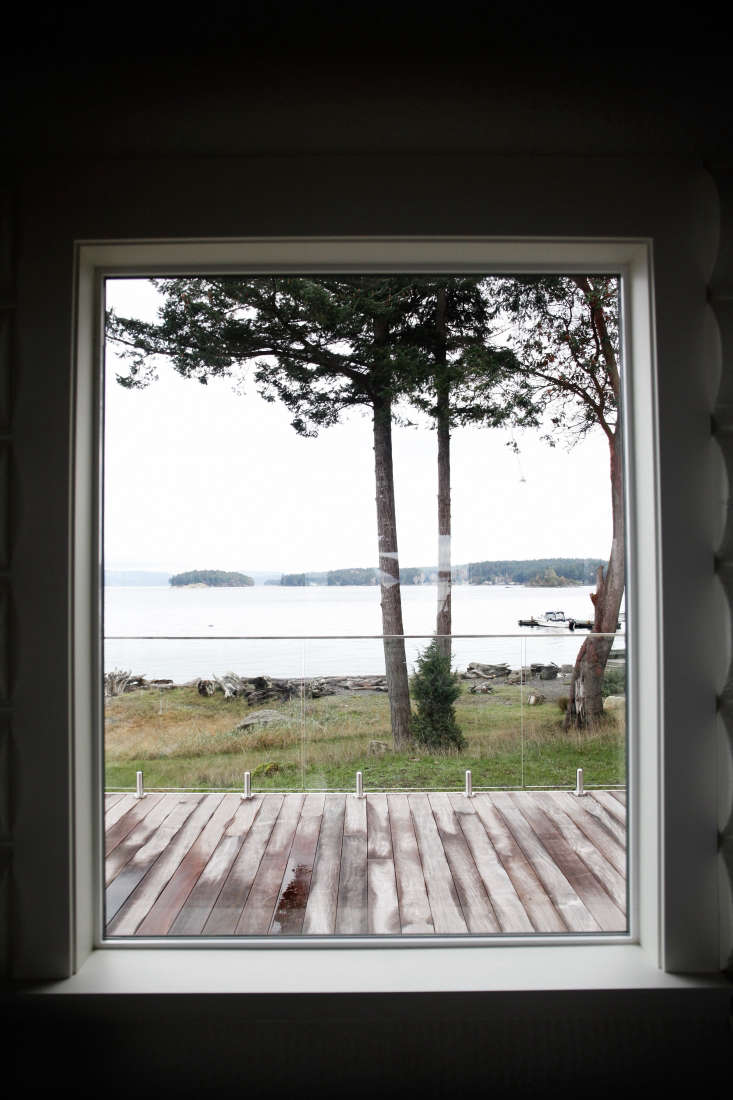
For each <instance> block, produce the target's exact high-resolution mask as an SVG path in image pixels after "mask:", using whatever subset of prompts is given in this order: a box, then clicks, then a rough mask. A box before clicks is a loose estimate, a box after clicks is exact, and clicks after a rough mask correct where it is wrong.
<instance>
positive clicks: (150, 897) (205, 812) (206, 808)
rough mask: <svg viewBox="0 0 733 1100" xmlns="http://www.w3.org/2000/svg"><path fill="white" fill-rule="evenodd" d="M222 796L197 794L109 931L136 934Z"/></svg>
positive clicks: (163, 827)
mask: <svg viewBox="0 0 733 1100" xmlns="http://www.w3.org/2000/svg"><path fill="white" fill-rule="evenodd" d="M222 797H223V796H222V795H220V794H207V795H204V796H203V797H202V796H201V795H199V796H198V799H197V802H196V804H195V805H194V808H193V813H190V814H189V815H188V816H187V817H186V821H185V823H184V824H183V826H182V827H181V828H180V829H176V831H175V833H174V834H173V836H172V837H170V840H169V842H168V843H166V845H165V847H164V848H163V850H162V852H161V853H160V854H159V855H158V858H157V859H156V860H155V862H154V863H153V865H152V866H151V867H150V868H149V869H148V870H147V871H146V874H145V876H144V878H143V879H142V880H141V881H140V884H139V885H138V886H137V887H136V889H135V890H134V891H133V892H132V894H131V895H130V896H129V897H128V899H127V901H126V902H125V903H124V905H123V906H122V907H121V908H120V910H119V912H118V913H117V916H116V917H115V919H114V920H113V921H112V924H111V926H110V932H111V933H112V934H113V935H116V936H133V935H134V934H135V932H136V930H137V928H138V925H139V924H140V922H141V921H142V920H144V919H145V916H146V915H147V914H148V913H149V912H150V909H151V907H152V906H153V904H154V902H155V901H156V899H157V897H158V895H159V894H160V892H161V891H162V890H164V889H165V886H166V885H167V883H168V882H169V881H170V879H171V878H172V877H173V875H174V874H175V872H176V870H177V868H178V865H179V863H180V862H181V860H182V859H183V857H184V856H185V854H186V852H187V851H188V849H189V848H190V847H191V845H192V843H193V842H194V840H195V839H196V838H197V836H198V835H199V833H200V832H201V830H202V829H203V827H204V825H205V824H206V822H207V821H208V820H209V818H210V817H211V815H212V814H213V812H214V810H215V809H216V807H217V806H218V805H219V803H220V802H221V800H222ZM169 827H170V826H169ZM161 830H162V831H164V832H165V830H166V823H164V824H163V825H162V826H161V829H160V830H158V831H159V832H160V831H161ZM120 877H121V876H120ZM117 881H119V879H115V882H117ZM115 882H113V883H112V887H114V885H115Z"/></svg>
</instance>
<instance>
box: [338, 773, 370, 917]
mask: <svg viewBox="0 0 733 1100" xmlns="http://www.w3.org/2000/svg"><path fill="white" fill-rule="evenodd" d="M368 924H369V914H368V908H367V815H366V799H365V798H357V797H356V795H353V794H349V795H347V796H346V813H345V815H344V839H343V842H342V845H341V875H340V878H339V892H338V902H337V905H336V932H337V933H339V934H341V935H344V936H349V935H351V936H356V935H364V934H365V933H367V932H368V931H369V927H368Z"/></svg>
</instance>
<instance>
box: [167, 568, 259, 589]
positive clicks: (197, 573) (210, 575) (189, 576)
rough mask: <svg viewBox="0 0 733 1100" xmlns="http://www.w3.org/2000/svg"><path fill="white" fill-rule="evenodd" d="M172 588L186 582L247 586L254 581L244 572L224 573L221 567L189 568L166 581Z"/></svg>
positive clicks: (218, 585)
mask: <svg viewBox="0 0 733 1100" xmlns="http://www.w3.org/2000/svg"><path fill="white" fill-rule="evenodd" d="M168 583H169V584H172V585H173V586H174V588H181V587H183V586H184V585H187V584H206V585H208V586H209V588H249V587H251V585H253V584H254V583H255V582H254V581H253V580H252V578H251V577H248V576H247V574H246V573H225V572H224V571H223V570H222V569H191V570H189V572H188V573H176V575H175V576H174V577H171V578H170V580H169V581H168Z"/></svg>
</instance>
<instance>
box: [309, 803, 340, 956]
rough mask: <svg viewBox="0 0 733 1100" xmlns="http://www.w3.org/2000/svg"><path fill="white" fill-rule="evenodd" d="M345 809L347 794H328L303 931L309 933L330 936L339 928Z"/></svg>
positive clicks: (310, 934)
mask: <svg viewBox="0 0 733 1100" xmlns="http://www.w3.org/2000/svg"><path fill="white" fill-rule="evenodd" d="M345 812H346V795H343V794H328V795H326V801H325V804H324V807H323V818H322V820H321V835H320V837H319V838H318V848H317V850H316V858H315V861H314V864H313V874H312V876H311V888H310V894H309V896H308V902H307V904H306V909H305V916H304V918H303V935H306V936H319V935H320V936H329V935H332V934H333V932H334V931H335V929H336V906H337V902H338V889H339V877H340V872H341V845H342V841H343V836H344V814H345Z"/></svg>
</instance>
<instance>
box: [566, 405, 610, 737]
mask: <svg viewBox="0 0 733 1100" xmlns="http://www.w3.org/2000/svg"><path fill="white" fill-rule="evenodd" d="M609 449H610V452H611V503H612V508H613V540H612V542H611V556H610V558H609V559H608V565H607V567H606V570H605V574H604V571H603V568H602V567H601V568H599V570H598V578H597V580H596V590H595V592H594V593H593V595H592V596H591V599H592V600H593V604H594V606H595V613H594V616H593V634H612V633H615V631H616V628H617V626H618V615H619V610H620V608H621V600H622V598H623V594H624V583H625V577H624V569H625V566H624V528H625V521H624V488H623V477H622V469H621V428H620V425H619V427H617V429H616V432H615V435H614V436H613V437H612V438H611V439H609ZM612 645H613V638H611V637H606V638H599V637H594V636H593V635H589V636H588V637H587V638H586V639H585V641H584V642H583V645H582V646H581V647H580V650H579V652H578V656H577V658H576V661H575V667H574V669H573V675H572V678H571V681H570V701H569V703H568V709H567V712H566V716H565V728H566V729H568V728H569V727H570V726H573V727H575V728H576V729H583V728H585V727H588V726H592V725H593V723H594V722H595V721H596V720H597V719H598V718H599V717H600V716H601V714H602V713H603V694H602V688H603V676H604V673H605V670H606V662H607V661H608V655H609V653H610V652H611V647H612Z"/></svg>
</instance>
